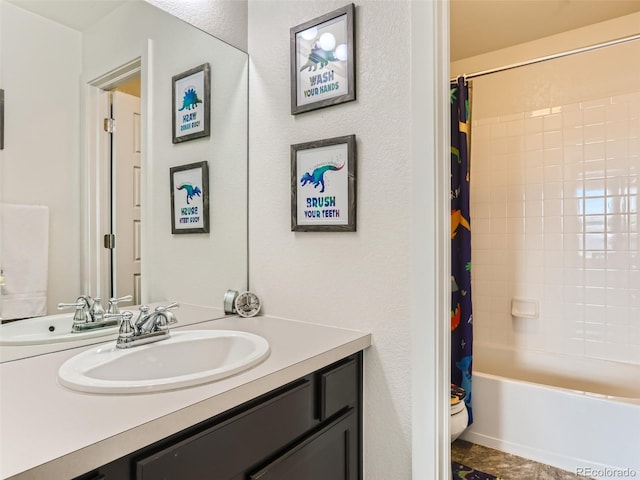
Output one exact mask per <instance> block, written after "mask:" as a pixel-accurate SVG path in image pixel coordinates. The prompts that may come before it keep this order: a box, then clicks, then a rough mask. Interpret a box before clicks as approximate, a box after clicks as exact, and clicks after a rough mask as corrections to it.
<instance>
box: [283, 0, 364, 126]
mask: <svg viewBox="0 0 640 480" xmlns="http://www.w3.org/2000/svg"><path fill="white" fill-rule="evenodd" d="M354 10H355V7H354V5H353V3H350V4H349V5H347V6H345V7H342V8H339V9H338V10H334V11H333V12H330V13H327V14H325V15H322V16H321V17H318V18H314V19H313V20H310V21H308V22H305V23H303V24H300V25H298V26H297V27H293V28H291V29H290V32H289V41H290V45H291V60H290V64H291V65H290V68H291V114H292V115H297V114H298V113H302V112H308V111H310V110H316V109H318V108H323V107H328V106H331V105H337V104H339V103H344V102H350V101H352V100H355V99H356V85H355V84H356V77H355V44H354Z"/></svg>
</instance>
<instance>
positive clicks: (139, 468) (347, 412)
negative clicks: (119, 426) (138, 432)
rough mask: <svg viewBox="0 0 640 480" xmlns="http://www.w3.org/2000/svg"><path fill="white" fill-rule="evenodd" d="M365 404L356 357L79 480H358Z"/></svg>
mask: <svg viewBox="0 0 640 480" xmlns="http://www.w3.org/2000/svg"><path fill="white" fill-rule="evenodd" d="M361 405H362V354H361V353H357V354H355V355H351V356H349V357H347V358H345V359H343V360H340V361H338V362H336V363H334V364H332V365H329V366H328V367H325V368H323V369H320V370H318V371H316V372H314V373H312V374H310V375H306V376H304V377H302V378H299V379H298V380H295V381H293V382H291V383H289V384H287V385H285V386H282V387H280V388H277V389H275V390H273V391H271V392H269V393H267V394H265V395H262V396H260V397H259V398H257V399H255V400H252V401H249V402H246V403H245V404H243V405H240V406H238V407H235V408H232V409H231V410H229V411H227V412H225V413H222V414H220V415H217V416H215V417H213V418H211V419H209V420H206V421H204V422H201V423H200V424H198V425H195V426H193V427H190V428H187V429H185V430H184V431H182V432H179V433H177V434H175V435H172V436H170V437H168V438H166V439H163V440H161V441H159V442H156V443H154V444H153V445H150V446H148V447H145V448H142V449H140V450H138V451H137V452H134V453H132V454H129V455H126V456H124V457H123V458H120V459H118V460H116V461H114V462H111V463H109V464H107V465H104V466H102V467H100V468H98V469H95V470H93V471H91V472H89V473H87V474H86V475H82V476H80V477H78V478H77V479H76V480H98V479H104V480H110V479H114V480H127V479H131V480H134V479H136V480H159V479H176V480H199V479H202V478H215V479H229V480H232V479H233V480H235V479H237V480H244V479H251V480H257V479H261V480H268V479H274V480H275V479H288V478H291V479H294V478H295V479H304V480H315V479H317V480H326V479H332V480H358V479H361V478H362V468H361V464H362V462H361V459H362V438H361V430H362V415H361V414H362V407H361Z"/></svg>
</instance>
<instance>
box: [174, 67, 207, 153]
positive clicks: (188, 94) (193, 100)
mask: <svg viewBox="0 0 640 480" xmlns="http://www.w3.org/2000/svg"><path fill="white" fill-rule="evenodd" d="M172 80H173V82H172V83H173V93H172V96H171V97H172V112H173V115H172V118H173V122H172V125H173V143H180V142H186V141H187V140H193V139H194V138H200V137H208V136H209V135H210V132H211V130H210V126H209V119H210V117H211V115H210V107H211V105H210V104H211V78H210V67H209V64H208V63H204V64H202V65H200V66H198V67H195V68H192V69H191V70H187V71H186V72H182V73H181V74H179V75H175V76H174V77H173V79H172Z"/></svg>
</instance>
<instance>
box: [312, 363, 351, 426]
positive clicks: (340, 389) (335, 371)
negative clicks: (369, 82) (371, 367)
mask: <svg viewBox="0 0 640 480" xmlns="http://www.w3.org/2000/svg"><path fill="white" fill-rule="evenodd" d="M319 382H320V388H319V402H318V403H319V409H318V413H319V418H320V421H324V420H325V419H327V418H329V417H330V416H331V415H334V414H336V413H338V412H339V411H340V410H342V409H343V408H346V407H353V406H355V405H356V404H357V401H358V385H359V382H358V362H357V361H356V359H355V358H351V359H349V360H347V361H346V362H344V363H340V364H339V365H335V366H331V367H329V369H327V370H324V371H321V372H320V373H319Z"/></svg>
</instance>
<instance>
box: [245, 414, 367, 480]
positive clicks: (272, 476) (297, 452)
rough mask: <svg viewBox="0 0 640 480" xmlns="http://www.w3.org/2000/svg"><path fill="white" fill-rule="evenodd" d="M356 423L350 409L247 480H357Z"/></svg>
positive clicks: (355, 415) (354, 415)
mask: <svg viewBox="0 0 640 480" xmlns="http://www.w3.org/2000/svg"><path fill="white" fill-rule="evenodd" d="M359 475H360V472H359V462H358V419H357V414H356V410H354V409H352V410H350V411H349V412H348V413H346V414H345V415H343V416H341V417H339V418H338V419H337V420H335V421H333V422H331V423H330V424H329V425H327V426H326V427H324V428H323V429H321V430H320V431H318V432H316V433H315V434H313V435H311V436H310V437H308V438H307V439H305V440H304V441H302V442H301V443H299V444H297V445H296V446H294V447H293V448H291V449H290V450H288V451H287V452H286V453H285V454H283V455H281V456H280V457H278V458H277V459H276V460H274V461H273V462H271V463H269V464H268V465H267V466H265V467H264V468H261V469H260V470H258V471H256V472H254V473H253V474H251V475H250V476H249V479H250V480H292V479H295V480H328V479H331V480H357V479H358V478H360V476H359Z"/></svg>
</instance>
